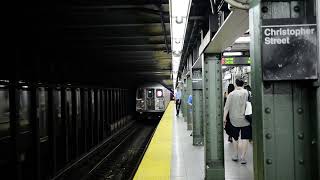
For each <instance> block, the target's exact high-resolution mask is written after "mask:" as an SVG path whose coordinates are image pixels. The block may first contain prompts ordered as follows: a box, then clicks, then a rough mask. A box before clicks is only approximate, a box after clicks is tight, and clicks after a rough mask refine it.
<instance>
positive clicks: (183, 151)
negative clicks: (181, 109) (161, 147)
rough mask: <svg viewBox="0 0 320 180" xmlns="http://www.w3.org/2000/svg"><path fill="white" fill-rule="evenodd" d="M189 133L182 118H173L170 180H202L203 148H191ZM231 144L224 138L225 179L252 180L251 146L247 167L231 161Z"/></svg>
mask: <svg viewBox="0 0 320 180" xmlns="http://www.w3.org/2000/svg"><path fill="white" fill-rule="evenodd" d="M190 134H191V131H187V123H186V122H184V119H183V117H182V116H181V115H180V116H179V117H176V116H175V119H174V121H173V142H172V143H173V148H172V151H173V152H172V160H171V180H201V179H204V147H203V146H193V145H192V136H190ZM232 148H233V147H232V144H231V143H229V142H228V141H227V136H225V179H226V180H253V163H252V162H253V161H252V144H250V145H249V150H248V155H247V161H248V163H247V165H241V164H240V163H238V162H233V161H232V160H231V155H232V152H233V149H232Z"/></svg>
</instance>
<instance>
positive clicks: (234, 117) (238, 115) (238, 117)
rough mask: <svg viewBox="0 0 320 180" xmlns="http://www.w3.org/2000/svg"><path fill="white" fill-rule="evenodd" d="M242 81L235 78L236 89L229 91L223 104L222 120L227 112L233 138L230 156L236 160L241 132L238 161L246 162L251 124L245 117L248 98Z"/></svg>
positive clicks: (224, 119)
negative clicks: (232, 152)
mask: <svg viewBox="0 0 320 180" xmlns="http://www.w3.org/2000/svg"><path fill="white" fill-rule="evenodd" d="M243 84H244V82H243V81H242V80H240V79H236V85H237V87H236V89H235V90H234V91H233V92H231V93H230V94H229V95H228V97H227V101H226V104H225V106H224V114H223V121H224V123H226V122H227V114H228V113H229V117H230V122H231V136H232V137H233V139H234V143H233V147H234V155H233V156H232V160H233V161H238V160H239V158H238V152H239V148H238V144H239V143H238V139H239V134H240V132H241V139H242V145H243V147H242V148H243V149H242V150H241V151H242V153H241V156H240V162H241V164H246V163H247V161H246V160H245V156H246V153H247V150H248V140H249V139H251V136H252V135H251V126H250V123H249V122H248V121H247V120H246V119H245V108H246V102H247V99H248V91H247V90H245V89H243Z"/></svg>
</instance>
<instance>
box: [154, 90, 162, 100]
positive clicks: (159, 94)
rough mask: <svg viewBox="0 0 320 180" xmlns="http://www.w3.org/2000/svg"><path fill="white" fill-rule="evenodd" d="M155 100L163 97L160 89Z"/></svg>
mask: <svg viewBox="0 0 320 180" xmlns="http://www.w3.org/2000/svg"><path fill="white" fill-rule="evenodd" d="M156 94H157V98H160V97H163V91H162V89H157V93H156Z"/></svg>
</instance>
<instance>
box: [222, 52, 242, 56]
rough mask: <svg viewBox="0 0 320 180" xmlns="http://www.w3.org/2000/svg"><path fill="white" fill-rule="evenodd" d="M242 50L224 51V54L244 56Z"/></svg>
mask: <svg viewBox="0 0 320 180" xmlns="http://www.w3.org/2000/svg"><path fill="white" fill-rule="evenodd" d="M242 55H243V53H242V52H224V53H223V56H242Z"/></svg>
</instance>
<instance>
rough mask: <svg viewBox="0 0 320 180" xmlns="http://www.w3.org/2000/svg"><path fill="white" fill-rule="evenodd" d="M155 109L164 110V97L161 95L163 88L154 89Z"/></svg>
mask: <svg viewBox="0 0 320 180" xmlns="http://www.w3.org/2000/svg"><path fill="white" fill-rule="evenodd" d="M155 99H156V110H164V97H163V90H162V89H157V90H156V98H155Z"/></svg>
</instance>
